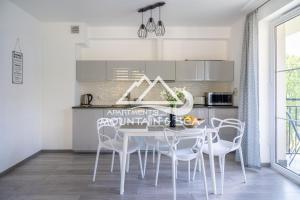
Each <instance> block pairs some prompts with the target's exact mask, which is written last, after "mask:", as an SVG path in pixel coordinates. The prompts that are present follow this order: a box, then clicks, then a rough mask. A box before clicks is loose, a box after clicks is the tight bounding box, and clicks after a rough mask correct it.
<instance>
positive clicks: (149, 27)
mask: <svg viewBox="0 0 300 200" xmlns="http://www.w3.org/2000/svg"><path fill="white" fill-rule="evenodd" d="M165 4H166V3H165V2H163V1H160V2H156V3H154V4H151V5H148V6H145V7H142V8H139V9H138V10H137V11H138V12H139V13H142V24H141V25H140V27H139V30H138V32H137V34H138V37H139V38H141V39H145V38H147V35H148V33H155V35H156V36H163V35H164V34H165V32H166V30H165V26H164V23H163V22H162V21H161V13H160V7H161V6H164V5H165ZM157 7H158V8H159V21H158V22H157V24H156V23H155V21H154V19H153V17H152V11H153V9H156V8H157ZM148 10H150V18H149V19H148V21H147V24H146V25H145V24H144V12H147V11H148Z"/></svg>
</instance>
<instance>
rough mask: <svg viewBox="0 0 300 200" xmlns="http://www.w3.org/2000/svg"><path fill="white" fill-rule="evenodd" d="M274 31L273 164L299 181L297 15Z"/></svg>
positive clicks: (299, 43) (299, 25)
mask: <svg viewBox="0 0 300 200" xmlns="http://www.w3.org/2000/svg"><path fill="white" fill-rule="evenodd" d="M299 14H300V13H299ZM274 31H275V47H276V53H275V57H276V58H275V62H276V63H275V64H276V68H275V93H276V94H275V112H276V113H275V132H276V137H275V163H274V164H275V165H277V167H279V168H281V169H282V171H286V172H287V173H292V174H294V175H295V176H296V177H297V176H299V177H300V15H293V16H290V17H289V18H286V19H281V21H280V23H278V24H277V25H276V26H275V27H274Z"/></svg>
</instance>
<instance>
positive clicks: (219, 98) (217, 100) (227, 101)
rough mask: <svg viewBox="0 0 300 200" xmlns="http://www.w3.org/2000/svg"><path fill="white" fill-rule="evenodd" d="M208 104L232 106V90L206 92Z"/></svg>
mask: <svg viewBox="0 0 300 200" xmlns="http://www.w3.org/2000/svg"><path fill="white" fill-rule="evenodd" d="M206 105H208V106H232V105H233V93H232V92H208V93H206Z"/></svg>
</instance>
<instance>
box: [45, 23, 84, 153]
mask: <svg viewBox="0 0 300 200" xmlns="http://www.w3.org/2000/svg"><path fill="white" fill-rule="evenodd" d="M80 25H81V33H80V34H79V35H73V34H70V26H71V24H70V23H44V24H43V36H44V60H43V64H44V70H43V103H42V105H43V135H42V141H43V143H42V148H43V149H71V148H72V106H74V105H75V104H76V99H75V96H76V95H75V94H76V91H77V90H76V88H77V87H76V70H75V69H76V68H75V67H76V64H75V63H76V62H75V61H76V54H77V48H76V43H83V42H84V40H85V26H84V25H83V24H80Z"/></svg>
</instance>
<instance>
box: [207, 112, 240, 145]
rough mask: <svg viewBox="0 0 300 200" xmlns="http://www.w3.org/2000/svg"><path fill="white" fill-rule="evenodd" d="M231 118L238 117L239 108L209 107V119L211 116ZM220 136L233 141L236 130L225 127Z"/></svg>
mask: <svg viewBox="0 0 300 200" xmlns="http://www.w3.org/2000/svg"><path fill="white" fill-rule="evenodd" d="M213 117H215V118H219V119H229V118H234V119H237V118H238V109H237V108H209V119H211V118H213ZM219 136H220V138H221V139H223V140H228V141H232V140H233V138H234V137H235V136H236V131H235V129H233V128H223V129H221V130H220V133H219Z"/></svg>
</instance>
